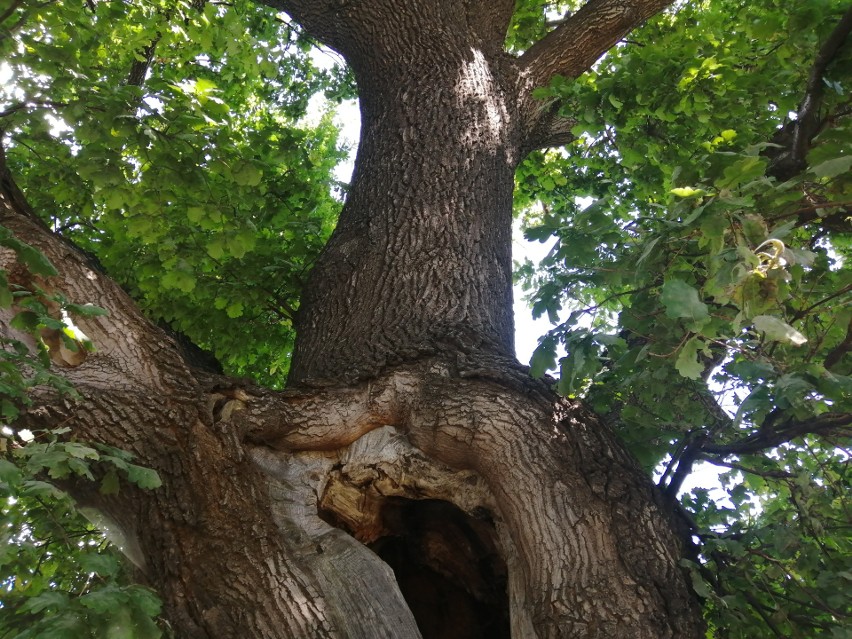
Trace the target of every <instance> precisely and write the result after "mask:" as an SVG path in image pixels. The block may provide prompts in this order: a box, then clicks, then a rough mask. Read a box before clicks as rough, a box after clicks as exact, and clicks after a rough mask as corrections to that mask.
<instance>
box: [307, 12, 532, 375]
mask: <svg viewBox="0 0 852 639" xmlns="http://www.w3.org/2000/svg"><path fill="white" fill-rule="evenodd" d="M412 4H415V3H412ZM428 4H429V5H430V6H429V8H428V9H427V8H425V7H424V8H423V12H422V13H419V12H416V11H415V10H414V9H416V8H417V7H408V8H405V7H401V6H396V7H395V8H394V9H393V10H388V8H387V7H374V10H375V11H376V14H375V15H373V16H371V15H370V14H369V12H366V11H365V12H360V13H359V14H358V15H357V16H353V20H354V22H355V26H354V27H353V28H354V29H355V30H356V31H360V30H364V31H368V30H369V31H370V37H371V38H372V40H371V42H373V43H376V46H375V47H374V48H371V49H370V50H368V51H363V52H362V51H359V50H358V46H359V45H360V44H361V43H360V42H356V43H354V44H349V45H348V46H351V47H352V49H353V51H352V52H351V53H350V55H349V58H350V59H351V61H352V64H353V68H354V70H355V74H356V78H357V80H358V86H359V89H360V93H359V95H360V99H361V121H362V133H361V143H360V145H359V150H358V158H357V160H356V164H355V167H356V168H355V174H354V176H353V184H352V189H351V192H350V194H349V197H348V200H347V202H346V206H345V207H344V209H343V212H342V214H341V216H340V221H339V223H338V227H337V229H336V231H335V233H334V235H333V237H332V239H331V241H330V242H329V244H328V246H327V247H326V249H325V251H324V252H323V254H322V257H321V258H320V260H319V263H318V264H317V266H316V267H315V268H314V270H313V273H312V276H311V279H310V283H309V285H308V286H307V289H306V294H305V298H304V300H303V306H302V310H301V313H300V317H299V325H298V329H299V330H298V339H297V344H296V352H295V356H294V360H293V365H292V367H291V371H292V372H291V378H290V381H291V384H293V383H296V384H300V383H305V382H311V381H313V382H319V381H328V380H333V381H335V382H340V381H346V380H352V379H358V378H364V377H368V376H371V375H375V374H376V373H377V372H378V371H380V370H382V369H383V368H384V367H386V366H387V365H389V364H397V363H400V362H404V361H411V360H413V359H416V358H417V357H419V356H421V355H428V354H436V353H447V352H451V353H466V354H468V355H469V356H472V357H474V358H476V357H477V356H495V355H496V356H498V357H502V358H504V359H512V358H513V357H514V346H513V345H514V337H513V333H514V325H513V319H512V303H511V302H512V297H511V296H512V292H511V286H512V284H511V276H512V273H511V269H512V261H511V214H512V189H513V176H514V171H515V165H516V163H517V162H518V159H519V152H520V147H519V143H520V141H521V136H520V132H521V129H520V118H519V115H518V112H517V108H518V105H517V104H516V99H515V95H516V83H517V78H518V71H517V69H516V68H515V66H516V65H515V63H514V60H512V59H510V58H509V57H507V56H495V59H494V60H489V59H488V58H486V55H485V54H484V52H483V51H482V43H481V41H480V40H479V39H478V38H476V35H477V32H478V29H479V28H480V25H478V24H476V23H472V22H471V21H470V20H469V19H468V16H467V15H466V14H465V9H464V5H463V3H440V2H439V3H428ZM433 4H434V5H435V6H434V7H432V6H431V5H433ZM388 17H389V18H390V19H387V18H388ZM356 18H357V19H356ZM379 43H380V44H379Z"/></svg>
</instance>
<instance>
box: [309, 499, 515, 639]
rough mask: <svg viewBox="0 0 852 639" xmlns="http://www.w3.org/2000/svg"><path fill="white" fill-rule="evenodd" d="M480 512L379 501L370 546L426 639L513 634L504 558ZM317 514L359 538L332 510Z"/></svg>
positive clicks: (428, 502) (430, 502)
mask: <svg viewBox="0 0 852 639" xmlns="http://www.w3.org/2000/svg"><path fill="white" fill-rule="evenodd" d="M478 514H479V515H480V517H479V518H475V517H471V516H469V515H467V514H466V513H465V512H463V511H462V510H461V509H459V508H458V507H456V506H454V505H453V504H451V503H450V502H447V501H443V500H437V499H423V500H413V499H403V498H395V497H391V498H388V499H387V500H385V502H384V503H383V504H382V505H381V510H380V514H379V520H380V524H379V526H380V529H381V532H380V533H379V534H381V536H380V537H378V538H377V539H375V540H374V541H372V542H371V543H368V544H367V546H368V547H369V548H370V549H371V550H373V551H374V552H375V553H376V554H377V555H378V556H379V557H381V558H382V560H384V561H385V562H386V563H387V564H388V565H389V566H390V567H391V569H392V570H393V572H394V576H395V577H396V581H397V583H398V584H399V588H400V591H401V592H402V596H403V597H404V598H405V601H406V603H407V604H408V606H409V607H410V609H411V612H412V614H413V615H414V618H415V619H416V621H417V626H418V628H419V630H420V632H421V634H422V635H423V639H508V638H509V637H510V636H511V630H510V625H509V597H508V594H507V590H506V586H507V568H506V564H505V562H504V561H503V559H502V557H500V553H499V551H498V548H497V544H496V530H495V528H494V523H493V521H491V518H490V515H489V513H488V512H487V511H485V510H484V509H482V511H481V513H478ZM320 516H321V517H322V518H323V519H325V520H326V521H328V523H330V524H332V525H333V526H336V527H338V528H341V529H342V530H344V531H346V532H347V533H349V534H350V535H352V536H353V537H355V538H359V537H361V534H360V532H361V531H358V530H353V529H352V528H351V527H350V526H349V525H347V524H346V522H344V521H342V520H341V519H340V518H339V517H338V516H337V515H336V514H335V513H334V512H332V511H330V510H325V511H321V512H320ZM373 534H376V532H375V531H373Z"/></svg>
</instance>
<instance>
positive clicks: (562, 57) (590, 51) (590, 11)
mask: <svg viewBox="0 0 852 639" xmlns="http://www.w3.org/2000/svg"><path fill="white" fill-rule="evenodd" d="M670 3H671V0H590V1H589V2H587V3H586V4H585V5H583V7H582V8H581V9H580V10H579V11H578V12H577V13H575V14H574V15H572V16H569V17H567V18H565V19H564V21H563V22H562V23H561V24H560V26H558V27H557V28H556V29H554V30H553V31H551V32H550V33H549V34H547V35H546V36H545V37H544V38H542V39H541V40H539V41H538V42H537V43H536V44H534V45H533V46H532V47H530V49H529V50H528V51H527V52H526V53H525V54H524V55H522V56H521V59H520V62H521V67H522V70H521V86H520V95H519V98H520V105H521V111H522V113H525V114H526V117H527V119H528V121H529V127H528V130H529V132H530V133H529V137H528V143H527V148H528V150H533V149H536V148H542V147H545V146H557V145H561V144H566V143H568V142H570V141H571V140H573V135H571V133H570V130H571V127H572V126H574V124H575V122H574V121H573V120H572V119H570V118H566V117H564V116H561V115H560V114H559V112H558V108H557V107H556V106H555V105H552V104H551V105H546V104H545V105H543V104H542V103H541V102H540V101H537V100H534V99H533V98H532V92H533V90H534V89H536V88H538V87H543V86H547V85H548V84H549V83H550V80H551V79H552V78H553V77H554V76H556V75H562V76H564V77H566V78H576V77H578V76H580V75H581V74H582V73H584V72H585V71H587V70H588V69H590V68H591V66H592V65H593V64H594V63H595V61H596V60H597V59H598V58H600V57H601V55H603V54H604V53H605V52H606V51H608V50H609V49H610V48H611V47H612V46H614V45H615V43H616V42H618V41H619V40H620V39H621V38H622V37H623V36H625V35H626V34H627V33H629V32H630V31H631V30H633V29H634V28H635V27H637V26H639V25H640V24H641V23H642V22H644V21H645V20H647V19H648V18H650V17H651V16H653V15H655V14H656V13H658V12H659V11H661V10H662V9H663V8H665V7H666V6H668V5H669V4H670Z"/></svg>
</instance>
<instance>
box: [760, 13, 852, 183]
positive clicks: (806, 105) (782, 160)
mask: <svg viewBox="0 0 852 639" xmlns="http://www.w3.org/2000/svg"><path fill="white" fill-rule="evenodd" d="M850 32H852V8H850V9H847V10H846V13H844V14H843V17H842V18H840V21H839V22H838V23H837V26H835V27H834V30H833V31H832V32H831V34H830V35H829V36H828V38H826V40H825V42H823V43H822V46H821V47H820V48H819V51H818V52H817V55H816V58H815V59H814V63H813V65H812V66H811V70H810V73H809V74H808V81H807V84H806V85H805V96H804V98H802V101H801V103H800V104H799V110H798V111H797V112H796V119H795V120H794V121H793V122H790V123H789V125H788V126H787V127H785V128H784V130H782V131H780V132H779V133H778V134H777V135H776V139H775V140H773V142H779V143H780V144H782V146H783V147H784V148H783V149H781V150H780V151H779V152H777V153H775V154H773V155H774V158H773V160H772V162H771V163H770V165H769V168H768V169H767V174H768V175H771V176H773V177H775V178H776V179H778V180H780V181H786V180H789V179H790V178H792V177H793V176H794V175H798V174H799V173H801V172H802V170H804V168H805V167H806V166H807V162H806V161H805V156H806V155H807V153H808V150H809V149H810V144H811V140H813V138H814V136H815V135H816V134H817V133H819V130H820V128H821V127H822V124H823V119H821V118H820V113H819V112H820V109H821V108H822V102H823V96H824V95H825V83H824V82H823V78H824V76H825V72H826V71H827V69H828V66H829V65H830V64H831V63H832V62H833V61H834V60H835V58H836V57H837V55H838V53H840V51H841V49H842V48H843V46H844V44H845V42H846V39H847V38H848V37H849V33H850Z"/></svg>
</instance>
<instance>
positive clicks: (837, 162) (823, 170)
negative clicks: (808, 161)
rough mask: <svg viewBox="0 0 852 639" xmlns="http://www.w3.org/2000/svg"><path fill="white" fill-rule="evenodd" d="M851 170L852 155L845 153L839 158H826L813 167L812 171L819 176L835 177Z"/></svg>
mask: <svg viewBox="0 0 852 639" xmlns="http://www.w3.org/2000/svg"><path fill="white" fill-rule="evenodd" d="M850 170H852V155H844V156H841V157H839V158H833V159H831V160H826V161H825V162H820V163H819V164H817V165H816V166H814V167H811V172H813V173H814V174H815V175H816V176H817V177H818V178H833V177H837V176H838V175H841V174H843V173H848V172H849V171H850Z"/></svg>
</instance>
